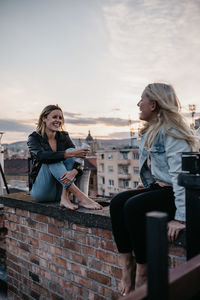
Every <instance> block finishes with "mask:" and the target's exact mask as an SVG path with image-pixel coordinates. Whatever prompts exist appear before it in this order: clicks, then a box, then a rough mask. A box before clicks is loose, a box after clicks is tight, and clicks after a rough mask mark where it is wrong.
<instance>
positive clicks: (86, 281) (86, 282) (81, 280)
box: [73, 275, 94, 289]
mask: <svg viewBox="0 0 200 300" xmlns="http://www.w3.org/2000/svg"><path fill="white" fill-rule="evenodd" d="M73 281H74V282H76V284H79V285H81V286H84V287H85V288H86V289H93V288H94V284H93V281H92V280H91V279H90V278H87V277H81V276H79V275H73Z"/></svg>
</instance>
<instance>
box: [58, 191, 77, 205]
mask: <svg viewBox="0 0 200 300" xmlns="http://www.w3.org/2000/svg"><path fill="white" fill-rule="evenodd" d="M60 206H61V207H65V208H68V209H71V210H75V209H78V205H76V204H73V203H72V202H71V201H70V200H69V191H68V190H66V189H64V188H63V191H62V195H61V201H60Z"/></svg>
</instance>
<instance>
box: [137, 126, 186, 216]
mask: <svg viewBox="0 0 200 300" xmlns="http://www.w3.org/2000/svg"><path fill="white" fill-rule="evenodd" d="M169 130H170V131H172V132H175V133H177V134H178V132H177V131H176V130H175V129H172V128H170V129H169ZM145 136H146V133H145V134H143V135H142V137H141V141H140V177H141V180H142V183H143V184H144V187H149V185H150V184H151V183H153V182H155V180H162V181H164V182H167V183H169V184H172V186H173V191H174V195H175V205H176V214H175V220H180V221H184V220H185V189H184V187H181V186H179V185H178V182H177V177H178V174H179V173H180V172H181V170H182V167H181V164H182V159H181V153H182V152H188V151H191V148H190V146H189V145H188V143H187V142H186V141H185V140H182V139H177V138H174V137H172V136H170V135H168V134H166V133H165V132H164V130H163V129H162V128H161V129H160V131H159V132H158V135H157V136H156V138H155V141H154V143H153V145H152V147H151V149H149V150H147V149H146V148H145V147H144V144H145ZM148 156H150V159H151V170H150V168H149V167H148V165H147V158H148ZM160 201H162V199H160Z"/></svg>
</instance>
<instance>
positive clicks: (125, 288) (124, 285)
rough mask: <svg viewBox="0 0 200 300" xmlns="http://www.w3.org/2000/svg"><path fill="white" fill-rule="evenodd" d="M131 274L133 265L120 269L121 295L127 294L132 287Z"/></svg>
mask: <svg viewBox="0 0 200 300" xmlns="http://www.w3.org/2000/svg"><path fill="white" fill-rule="evenodd" d="M132 274H133V265H130V266H129V267H126V268H123V269H122V279H121V281H120V283H119V291H120V293H121V295H122V296H125V295H128V294H129V293H130V291H131V290H132V289H133V282H132Z"/></svg>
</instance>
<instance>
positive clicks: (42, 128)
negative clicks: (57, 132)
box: [36, 104, 65, 136]
mask: <svg viewBox="0 0 200 300" xmlns="http://www.w3.org/2000/svg"><path fill="white" fill-rule="evenodd" d="M57 109H58V110H60V111H61V112H62V109H61V108H60V107H59V106H58V104H56V105H47V106H46V107H45V108H44V109H43V110H42V112H41V114H40V116H39V119H38V122H37V127H36V132H37V133H39V134H40V135H41V136H44V133H45V126H46V125H45V122H44V121H43V119H44V118H45V117H47V116H48V115H49V114H50V113H51V112H52V111H53V110H57ZM64 123H65V121H64V116H63V112H62V123H61V126H60V129H61V131H64Z"/></svg>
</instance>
